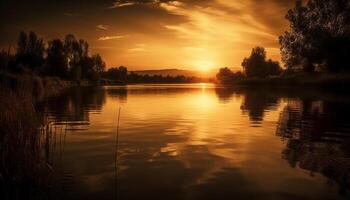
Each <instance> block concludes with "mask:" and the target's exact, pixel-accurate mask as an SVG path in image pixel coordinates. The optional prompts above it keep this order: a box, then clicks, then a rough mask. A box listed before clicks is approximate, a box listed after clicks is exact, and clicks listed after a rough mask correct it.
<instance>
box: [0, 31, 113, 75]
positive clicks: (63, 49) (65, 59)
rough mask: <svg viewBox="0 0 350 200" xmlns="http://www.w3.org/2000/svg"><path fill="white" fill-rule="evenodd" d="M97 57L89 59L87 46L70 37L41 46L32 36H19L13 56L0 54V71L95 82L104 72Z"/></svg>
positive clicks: (33, 35) (37, 38)
mask: <svg viewBox="0 0 350 200" xmlns="http://www.w3.org/2000/svg"><path fill="white" fill-rule="evenodd" d="M105 66H106V65H105V62H104V61H103V59H102V57H101V56H100V55H99V54H93V55H90V52H89V44H88V42H87V41H85V40H82V39H76V37H75V36H74V35H72V34H68V35H66V36H65V38H64V39H63V40H61V39H53V40H50V41H48V42H47V43H45V42H44V40H43V39H42V38H40V37H39V36H38V35H37V34H36V33H34V32H32V31H31V32H29V33H26V32H20V34H19V36H18V41H17V47H16V51H15V53H14V54H12V53H11V51H10V49H9V50H8V51H5V50H2V51H1V53H0V69H1V70H5V71H8V72H12V73H27V72H30V73H36V74H38V75H47V76H57V77H59V78H61V79H66V80H74V81H80V80H82V79H87V80H91V81H99V80H100V79H101V75H102V73H103V72H104V70H105Z"/></svg>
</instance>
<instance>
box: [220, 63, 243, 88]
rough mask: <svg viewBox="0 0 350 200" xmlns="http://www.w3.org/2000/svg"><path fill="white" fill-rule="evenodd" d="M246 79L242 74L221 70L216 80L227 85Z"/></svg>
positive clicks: (226, 69)
mask: <svg viewBox="0 0 350 200" xmlns="http://www.w3.org/2000/svg"><path fill="white" fill-rule="evenodd" d="M243 77H244V75H243V74H242V72H236V73H234V72H232V71H231V70H230V69H229V68H227V67H225V68H221V69H220V70H219V72H218V73H217V74H216V79H217V80H218V81H220V82H221V83H224V84H227V83H232V82H234V81H237V80H241V79H242V78H243Z"/></svg>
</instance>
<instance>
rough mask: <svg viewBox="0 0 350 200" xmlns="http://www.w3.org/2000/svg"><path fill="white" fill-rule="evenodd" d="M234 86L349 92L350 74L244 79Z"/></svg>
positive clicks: (234, 82)
mask: <svg viewBox="0 0 350 200" xmlns="http://www.w3.org/2000/svg"><path fill="white" fill-rule="evenodd" d="M231 84H232V85H239V86H249V87H260V86H268V87H310V88H313V87H315V88H325V89H337V90H349V89H350V88H349V86H350V74H325V73H314V74H293V75H283V76H274V77H268V78H242V79H240V80H236V81H232V83H231Z"/></svg>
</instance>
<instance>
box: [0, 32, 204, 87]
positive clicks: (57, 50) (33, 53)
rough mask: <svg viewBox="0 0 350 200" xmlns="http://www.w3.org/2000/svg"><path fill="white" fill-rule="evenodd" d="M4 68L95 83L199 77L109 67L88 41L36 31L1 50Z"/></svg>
mask: <svg viewBox="0 0 350 200" xmlns="http://www.w3.org/2000/svg"><path fill="white" fill-rule="evenodd" d="M0 70H1V71H6V72H10V73H14V74H23V73H35V74H37V75H40V76H55V77H59V78H61V79H64V80H72V81H77V82H79V81H81V80H88V81H91V82H94V83H105V84H127V83H188V82H198V81H200V79H199V78H196V77H185V76H161V75H140V74H137V73H135V72H129V71H128V69H127V68H126V67H124V66H120V67H112V68H109V69H108V70H106V64H105V62H104V61H103V59H102V57H101V56H100V55H99V54H93V55H90V52H89V44H88V42H87V41H85V40H82V39H77V38H76V37H75V36H74V35H72V34H68V35H66V36H65V38H64V39H63V40H61V39H52V40H50V41H48V42H47V43H45V42H44V40H43V38H40V37H39V36H38V35H37V34H36V33H34V32H32V31H31V32H29V33H25V32H20V34H19V36H18V41H17V46H16V51H15V52H14V53H12V52H11V50H10V49H9V50H8V51H6V50H4V49H3V50H1V52H0Z"/></svg>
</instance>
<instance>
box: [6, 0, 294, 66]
mask: <svg viewBox="0 0 350 200" xmlns="http://www.w3.org/2000/svg"><path fill="white" fill-rule="evenodd" d="M293 4H294V0H244V1H243V0H178V1H171V0H114V1H113V0H31V1H29V0H2V1H1V5H0V7H1V8H0V10H1V14H0V15H1V18H0V20H1V28H0V32H1V37H0V46H1V47H2V48H6V49H7V48H8V46H9V45H12V46H14V45H15V44H16V39H17V36H18V32H19V31H21V30H25V31H29V30H33V31H35V32H36V33H38V34H39V35H40V36H42V37H43V38H44V39H45V40H46V41H47V40H49V39H52V38H62V39H63V37H64V35H66V34H67V33H73V34H74V35H76V37H78V38H82V39H85V40H87V41H88V42H89V44H90V48H91V52H92V53H100V54H101V55H102V56H103V58H104V60H105V61H106V63H107V66H108V67H111V66H119V65H124V66H127V67H128V68H129V69H131V70H140V69H165V68H179V69H192V70H208V69H213V68H219V67H224V66H227V67H233V68H236V69H240V66H241V62H242V59H243V58H244V57H245V56H248V55H249V54H250V51H251V49H252V48H253V47H255V46H257V45H260V46H264V47H265V48H266V50H267V52H268V56H269V57H272V58H273V59H277V60H279V59H280V54H279V45H278V36H279V35H280V34H281V33H283V32H284V31H285V30H286V29H287V28H288V24H287V21H286V20H285V19H284V15H285V13H286V12H287V10H288V9H289V8H291V7H292V6H293Z"/></svg>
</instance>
